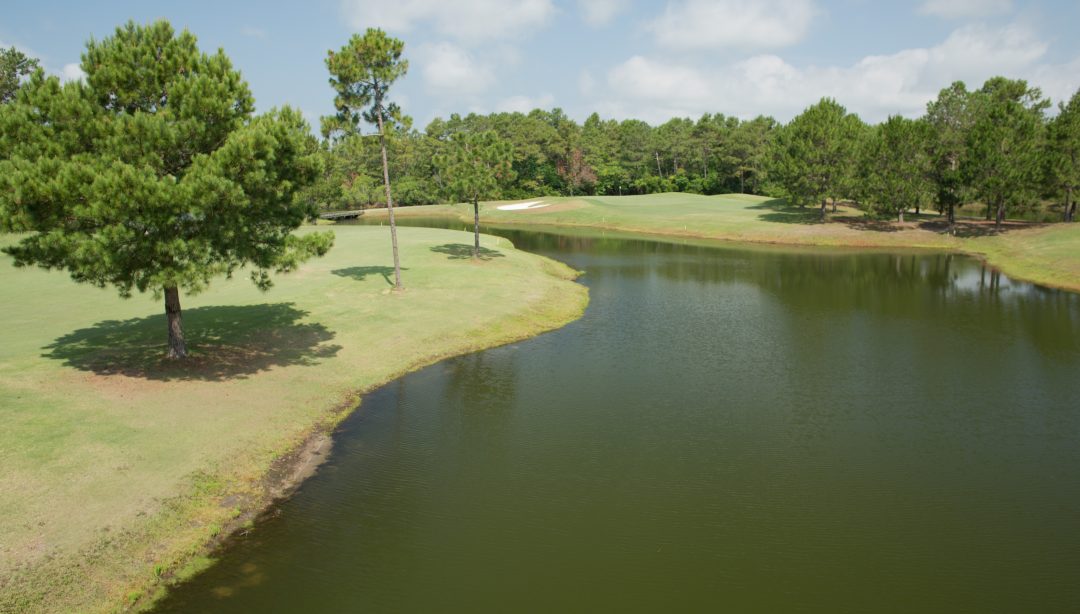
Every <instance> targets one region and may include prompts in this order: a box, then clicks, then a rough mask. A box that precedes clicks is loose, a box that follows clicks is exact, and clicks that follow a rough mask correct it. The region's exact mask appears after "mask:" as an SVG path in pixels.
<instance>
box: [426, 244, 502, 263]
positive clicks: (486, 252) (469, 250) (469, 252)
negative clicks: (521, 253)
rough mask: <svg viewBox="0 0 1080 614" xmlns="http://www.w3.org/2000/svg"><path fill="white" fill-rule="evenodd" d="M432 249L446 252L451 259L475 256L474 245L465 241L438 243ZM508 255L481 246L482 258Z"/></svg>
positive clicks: (489, 258) (440, 252) (488, 258)
mask: <svg viewBox="0 0 1080 614" xmlns="http://www.w3.org/2000/svg"><path fill="white" fill-rule="evenodd" d="M431 251H433V252H435V253H436V254H446V257H447V258H449V259H451V260H468V259H469V258H472V257H473V246H472V245H465V244H464V243H447V244H445V245H436V246H435V247H433V248H431ZM505 257H506V255H505V254H503V253H502V252H500V251H496V250H493V249H488V248H486V247H481V248H480V259H481V260H491V259H492V258H505Z"/></svg>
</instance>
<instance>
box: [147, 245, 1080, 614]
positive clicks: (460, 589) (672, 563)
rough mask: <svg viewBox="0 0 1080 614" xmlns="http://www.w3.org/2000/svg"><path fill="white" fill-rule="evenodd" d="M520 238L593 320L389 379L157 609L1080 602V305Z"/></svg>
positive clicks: (819, 255)
mask: <svg viewBox="0 0 1080 614" xmlns="http://www.w3.org/2000/svg"><path fill="white" fill-rule="evenodd" d="M499 232H500V233H501V234H504V236H508V237H509V238H511V239H512V240H513V242H514V243H515V244H516V245H518V246H519V247H522V248H525V249H529V250H531V251H535V252H538V253H541V254H545V255H548V256H551V257H554V258H557V259H560V260H563V261H565V262H568V263H569V264H570V265H572V266H574V267H575V268H578V269H580V270H583V271H584V272H585V274H584V276H583V277H582V279H581V282H582V283H584V284H586V285H588V286H589V289H590V293H591V304H590V306H589V309H588V311H587V312H586V314H585V316H584V317H583V318H582V319H581V320H579V321H577V322H574V323H573V324H570V325H569V326H567V327H565V328H563V329H561V330H558V331H555V332H552V333H549V334H546V335H542V336H540V337H538V338H535V339H532V340H529V341H526V342H523V343H518V344H514V345H511V346H506V347H501V348H497V349H493V350H488V351H485V352H480V353H476V354H472V355H468V356H464V357H460V358H456V359H452V360H447V361H444V362H441V363H439V364H437V365H434V366H432V367H429V368H427V369H424V370H421V371H419V372H416V373H412V374H410V375H407V376H405V377H403V378H401V379H399V380H397V381H395V382H393V383H391V384H389V385H387V386H385V387H383V388H381V389H379V390H377V391H375V392H373V393H371V394H369V395H367V396H366V397H365V398H364V400H363V405H362V407H361V409H360V410H359V411H358V412H357V413H356V414H354V415H353V416H352V417H351V418H349V419H348V420H347V421H346V422H345V423H344V424H343V425H342V427H341V429H340V431H339V432H338V433H337V434H336V437H335V445H334V449H333V452H332V454H331V455H330V458H329V460H328V461H327V463H326V464H325V465H324V466H323V467H321V468H320V469H319V471H318V474H317V475H316V476H315V477H314V478H312V479H311V480H309V481H308V482H306V483H305V484H304V485H303V486H302V487H301V489H300V490H299V492H298V493H297V494H296V495H295V496H294V497H293V498H292V499H290V500H289V501H287V502H285V503H283V504H282V505H281V506H280V507H279V509H278V510H277V512H276V513H275V514H273V515H272V516H271V517H270V518H268V519H266V520H264V521H263V522H261V523H260V524H259V525H257V527H256V528H255V529H254V530H253V531H252V532H250V533H249V534H247V535H245V536H242V537H240V538H238V539H237V540H236V542H235V543H234V544H232V545H231V547H230V548H228V549H226V550H225V551H224V552H223V553H221V557H220V561H219V562H218V563H217V564H216V565H214V566H213V567H211V568H210V569H208V570H207V571H206V572H204V573H202V574H201V575H199V576H198V577H196V578H195V579H194V580H193V581H191V582H189V583H187V584H184V585H182V586H180V587H178V588H176V589H175V590H173V591H172V592H171V594H170V595H169V597H168V598H167V599H166V600H165V601H164V602H163V603H162V604H161V606H160V610H161V611H163V612H174V611H176V612H180V611H183V612H519V611H530V612H533V611H535V612H563V611H574V612H593V611H612V612H666V611H688V612H707V611H709V612H711V611H732V612H789V611H815V612H870V611H898V612H928V611H934V612H956V611H972V612H986V611H1011V612H1050V611H1058V612H1065V611H1080V394H1078V393H1080V295H1076V294H1071V293H1067V292H1060V291H1056V290H1048V289H1044V288H1040V287H1035V286H1031V285H1028V284H1024V283H1017V282H1014V281H1010V280H1009V279H1007V278H1006V277H1004V276H1002V275H1000V274H998V273H996V272H993V271H991V270H989V269H986V268H984V267H983V266H981V265H980V264H979V263H977V262H975V261H973V260H970V259H967V258H963V257H960V256H953V255H941V254H925V253H921V254H912V253H907V254H880V253H855V252H828V253H825V252H817V251H804V252H778V251H773V250H762V249H754V250H745V249H732V248H716V247H709V246H701V245H696V246H695V245H678V244H672V243H658V242H651V241H646V240H635V239H625V238H603V237H587V236H585V237H582V236H577V237H574V236H566V235H558V234H540V233H527V232H519V231H507V230H502V231H499ZM406 282H407V279H406ZM467 291H468V289H467V288H462V292H467Z"/></svg>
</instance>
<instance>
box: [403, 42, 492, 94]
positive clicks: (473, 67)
mask: <svg viewBox="0 0 1080 614" xmlns="http://www.w3.org/2000/svg"><path fill="white" fill-rule="evenodd" d="M416 57H417V60H418V62H419V64H420V74H421V75H422V76H423V77H424V83H426V84H427V86H428V87H429V88H431V89H433V90H437V91H440V92H441V93H444V94H453V95H456V96H475V95H477V94H480V93H482V92H484V91H485V90H487V89H488V87H489V86H491V84H492V83H493V82H494V81H495V73H494V72H493V71H492V68H491V67H490V66H488V65H486V64H483V63H480V62H477V61H476V60H475V59H474V58H473V57H472V55H471V54H470V53H469V52H468V51H466V50H465V49H462V48H461V47H459V46H458V45H455V44H453V43H445V42H444V43H437V44H434V45H428V44H425V45H421V46H420V47H419V48H418V49H417V52H416Z"/></svg>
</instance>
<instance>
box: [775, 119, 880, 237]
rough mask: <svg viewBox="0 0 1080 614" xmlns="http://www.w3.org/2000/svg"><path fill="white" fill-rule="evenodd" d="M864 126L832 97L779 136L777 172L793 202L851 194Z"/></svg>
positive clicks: (810, 202) (799, 202) (798, 202)
mask: <svg viewBox="0 0 1080 614" xmlns="http://www.w3.org/2000/svg"><path fill="white" fill-rule="evenodd" d="M861 127H862V122H861V121H859V119H858V118H857V117H855V116H854V115H849V114H848V112H847V110H846V109H844V107H842V106H840V105H839V104H837V103H836V101H835V100H832V99H831V98H823V99H822V100H821V102H819V103H817V104H815V105H813V106H811V107H810V108H808V109H806V110H805V111H803V112H802V113H801V114H800V115H798V116H797V117H795V118H794V119H792V120H791V123H789V124H788V125H786V126H784V128H783V129H781V130H780V131H779V133H778V135H777V139H776V141H775V147H774V154H773V167H772V174H773V175H774V176H775V177H776V179H777V182H778V183H779V184H780V185H781V186H782V187H783V189H784V193H785V194H786V196H787V197H788V199H789V201H790V202H791V203H793V204H798V205H801V206H805V205H812V204H814V203H818V202H820V203H821V217H822V219H824V217H825V201H826V199H828V198H830V197H831V198H832V199H833V200H834V202H835V200H836V199H838V198H840V197H841V196H846V195H848V194H847V193H848V192H849V191H850V190H851V183H852V181H851V177H852V176H853V175H854V167H855V161H856V159H857V158H856V153H857V144H858V139H859V131H860V129H861Z"/></svg>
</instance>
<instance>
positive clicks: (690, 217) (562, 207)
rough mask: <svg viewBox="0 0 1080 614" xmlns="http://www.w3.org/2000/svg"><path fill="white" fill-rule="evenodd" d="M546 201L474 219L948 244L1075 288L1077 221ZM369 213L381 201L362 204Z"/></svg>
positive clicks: (728, 197) (726, 235)
mask: <svg viewBox="0 0 1080 614" xmlns="http://www.w3.org/2000/svg"><path fill="white" fill-rule="evenodd" d="M533 200H542V201H543V202H544V203H548V204H549V206H547V207H542V208H535V209H527V210H519V211H501V210H499V209H498V208H497V207H498V205H500V204H503V203H482V204H481V219H482V221H483V222H487V223H495V224H515V225H516V224H529V225H555V226H584V227H593V228H606V229H613V230H615V229H617V230H624V231H630V232H640V233H647V234H656V235H672V236H683V237H697V238H710V239H722V240H731V241H746V242H754V243H781V244H787V245H827V246H850V247H883V248H900V247H918V248H931V249H945V250H956V251H963V252H966V253H970V254H973V255H977V256H980V257H984V258H986V260H987V261H988V262H989V263H990V264H992V265H993V266H996V267H998V268H1000V269H1002V270H1003V271H1004V272H1005V273H1007V274H1009V275H1012V276H1015V277H1018V278H1023V279H1027V280H1030V281H1034V282H1038V283H1042V284H1047V285H1052V286H1058V287H1063V288H1068V289H1071V290H1078V291H1080V224H1068V225H1064V224H1048V225H1041V226H1040V225H1035V224H1026V223H1022V222H1011V223H1009V224H1007V226H1006V228H1005V229H1004V231H1003V232H1000V233H997V232H995V231H994V228H993V224H986V223H985V222H983V221H982V220H981V218H964V219H961V220H960V225H959V232H958V236H956V237H953V236H949V235H946V234H944V233H943V232H942V230H943V228H944V222H943V221H942V218H941V217H940V216H938V215H937V214H936V212H932V213H929V214H926V213H924V214H922V215H920V216H914V215H908V216H906V219H907V221H906V222H905V223H904V224H898V223H896V222H890V221H871V220H867V219H865V218H864V217H863V214H862V212H861V211H858V210H856V209H853V208H849V207H843V206H841V207H840V208H839V211H837V212H836V213H832V210H831V208H830V209H829V214H828V221H827V222H826V223H824V224H823V223H821V222H819V220H818V211H817V209H811V208H807V209H801V208H798V207H789V206H787V204H786V203H785V202H784V201H782V200H773V199H769V198H765V197H760V196H750V195H745V194H725V195H718V196H701V195H698V194H682V193H670V194H650V195H646V196H622V197H618V196H600V197H584V198H543V199H533ZM399 212H400V213H399V214H400V215H401V216H403V217H406V216H410V215H425V216H427V215H452V216H455V217H459V218H461V219H463V220H466V221H467V220H471V219H472V218H471V216H472V212H471V210H470V209H469V208H468V206H467V205H435V206H426V207H403V208H400V209H399ZM365 215H366V216H368V217H369V218H373V217H374V218H377V217H379V216H382V215H385V212H384V211H382V210H372V211H368V212H367V213H365Z"/></svg>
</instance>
